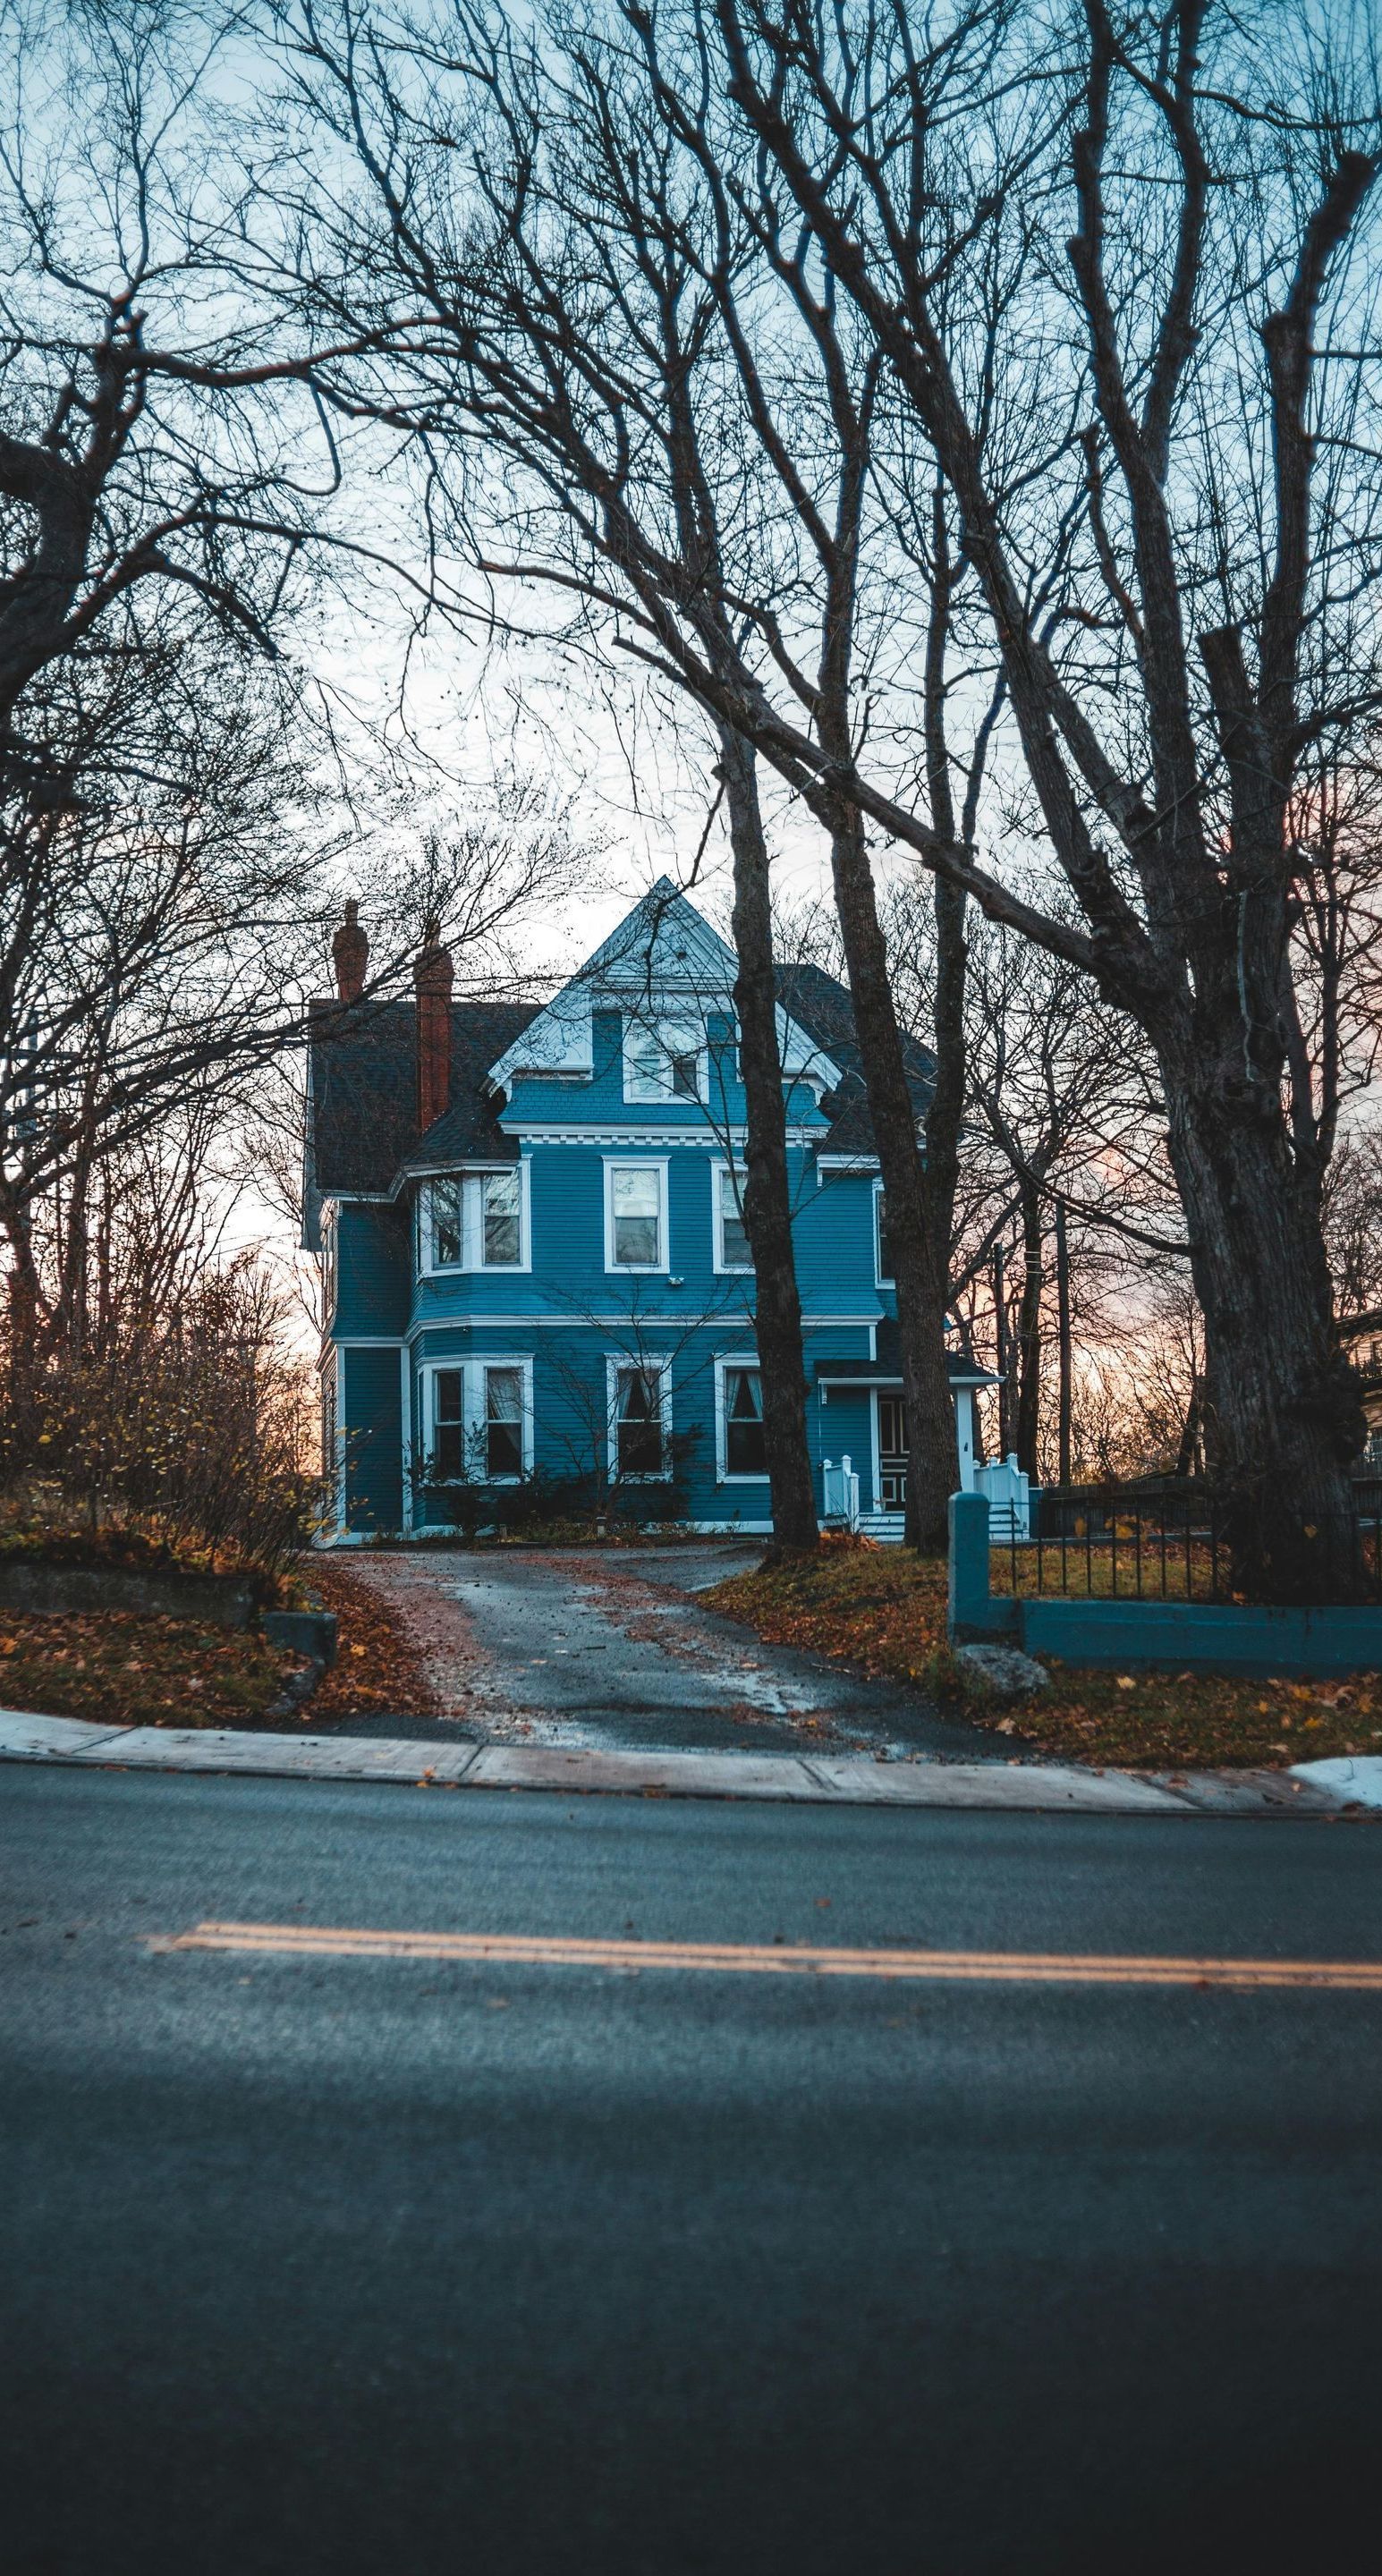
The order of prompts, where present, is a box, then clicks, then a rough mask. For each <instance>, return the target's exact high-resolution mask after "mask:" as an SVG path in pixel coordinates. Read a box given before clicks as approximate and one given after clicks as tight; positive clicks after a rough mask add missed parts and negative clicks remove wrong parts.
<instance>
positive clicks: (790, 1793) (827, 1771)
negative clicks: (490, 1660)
mask: <svg viewBox="0 0 1382 2576" xmlns="http://www.w3.org/2000/svg"><path fill="white" fill-rule="evenodd" d="M0 1761H6V1762H57V1763H77V1764H91V1763H95V1764H98V1765H103V1766H114V1767H117V1768H119V1769H121V1770H153V1771H221V1772H229V1771H240V1772H251V1773H257V1774H260V1775H261V1776H266V1777H270V1778H302V1779H327V1780H394V1781H397V1782H399V1783H400V1784H403V1785H408V1784H412V1785H413V1786H415V1787H416V1786H422V1787H426V1788H445V1789H455V1788H465V1789H541V1790H549V1791H557V1792H560V1793H564V1794H565V1795H567V1796H571V1795H587V1794H589V1793H591V1792H595V1791H603V1792H605V1793H606V1794H610V1793H613V1794H616V1795H618V1794H622V1795H626V1796H633V1797H661V1798H735V1799H738V1798H749V1799H772V1800H787V1801H789V1802H791V1803H793V1804H823V1805H835V1806H840V1805H843V1806H870V1807H965V1808H971V1809H972V1808H991V1809H994V1810H1001V1809H1009V1810H1010V1809H1014V1808H1025V1809H1027V1810H1029V1811H1031V1812H1033V1813H1042V1814H1052V1813H1061V1814H1071V1813H1085V1814H1090V1815H1145V1816H1155V1815H1162V1816H1173V1815H1182V1816H1191V1815H1198V1816H1205V1815H1209V1816H1267V1815H1274V1816H1341V1815H1344V1814H1348V1813H1354V1814H1357V1813H1364V1814H1365V1813H1368V1812H1369V1811H1372V1810H1376V1811H1377V1812H1379V1813H1382V1757H1379V1756H1375V1755H1373V1756H1364V1757H1359V1758H1356V1759H1349V1760H1338V1761H1332V1762H1301V1763H1297V1764H1296V1765H1295V1766H1294V1768H1293V1769H1291V1770H1289V1771H1194V1772H1172V1773H1165V1772H1161V1773H1158V1772H1143V1771H1092V1770H1083V1769H1081V1768H1079V1767H1078V1766H1077V1765H1074V1764H1065V1763H1055V1762H935V1761H904V1762H898V1761H878V1760H868V1759H863V1760H861V1759H859V1758H858V1757H857V1756H843V1755H841V1756H831V1755H826V1754H812V1755H810V1756H806V1755H800V1754H754V1753H715V1752H710V1753H694V1752H681V1751H676V1750H672V1751H636V1752H628V1751H618V1750H611V1751H603V1752H602V1751H588V1750H573V1749H571V1748H567V1747H560V1746H532V1747H523V1748H519V1747H513V1746H507V1745H503V1746H501V1745H492V1744H491V1745H483V1744H450V1745H437V1746H435V1747H433V1746H431V1745H419V1744H418V1743H416V1742H411V1741H407V1740H395V1739H392V1738H389V1737H360V1736H354V1737H342V1736H327V1735H308V1734H293V1735H273V1734H268V1733H251V1732H249V1731H248V1730H232V1729H229V1728H217V1727H206V1728H201V1729H194V1728H178V1727H153V1726H133V1727H109V1726H101V1725H93V1724H91V1723H90V1722H88V1721H87V1720H85V1719H80V1718H71V1717H40V1716H37V1715H31V1714H28V1713H26V1712H25V1711H23V1710H21V1709H0Z"/></svg>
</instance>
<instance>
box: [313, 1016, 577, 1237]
mask: <svg viewBox="0 0 1382 2576" xmlns="http://www.w3.org/2000/svg"><path fill="white" fill-rule="evenodd" d="M537 1009H538V1005H537V1003H536V1002H453V1004H452V1006H451V1101H450V1106H449V1108H447V1109H446V1110H445V1111H444V1113H443V1115H442V1116H441V1117H440V1118H437V1119H434V1120H433V1122H432V1125H431V1126H430V1127H429V1129H428V1131H427V1133H426V1135H425V1136H419V1134H418V1124H417V1011H416V1007H415V1005H414V1004H413V1003H412V1002H411V1001H408V1002H365V1003H361V1004H360V1005H359V1006H358V1007H357V1008H356V1009H354V1010H352V1011H348V1012H343V1011H342V1010H341V1009H340V1007H339V1005H338V1004H336V1003H334V1002H318V1003H316V1004H314V1006H313V1019H314V1021H315V1023H316V1027H315V1029H314V1034H313V1038H312V1044H311V1048H310V1052H309V1062H308V1082H309V1093H308V1099H309V1111H308V1135H307V1190H306V1202H307V1203H306V1208H305V1210H304V1226H303V1234H304V1241H305V1242H306V1243H307V1244H308V1246H309V1248H310V1247H312V1246H313V1245H314V1244H315V1242H316V1235H317V1224H318V1219H319V1216H320V1211H321V1202H322V1200H323V1199H324V1198H334V1197H337V1196H340V1197H347V1198H349V1197H381V1198H382V1197H384V1196H386V1195H387V1193H388V1192H389V1191H390V1190H391V1189H392V1187H393V1185H394V1182H395V1181H396V1180H397V1178H398V1176H399V1173H400V1171H405V1170H416V1169H420V1168H426V1166H427V1165H429V1164H432V1163H444V1162H449V1161H454V1160H456V1159H457V1158H458V1157H460V1156H462V1155H467V1154H478V1155H483V1156H484V1157H485V1159H486V1160H487V1161H494V1162H512V1161H514V1160H515V1159H516V1157H517V1153H518V1147H517V1144H516V1143H515V1141H514V1139H513V1138H512V1137H511V1136H504V1135H502V1134H501V1133H500V1130H499V1128H498V1126H497V1124H496V1122H495V1117H494V1111H493V1109H492V1107H491V1106H490V1103H489V1101H488V1100H487V1098H486V1097H485V1093H484V1089H483V1084H484V1078H485V1075H486V1074H487V1073H488V1071H489V1068H490V1066H491V1065H492V1064H494V1063H496V1062H497V1060H498V1058H499V1057H500V1056H501V1055H502V1054H503V1053H504V1050H505V1048H506V1047H509V1046H512V1044H513V1041H514V1039H515V1038H516V1037H517V1036H518V1033H519V1031H520V1029H525V1028H526V1027H527V1025H528V1022H529V1021H530V1020H531V1019H533V1018H534V1017H535V1016H536V1013H537Z"/></svg>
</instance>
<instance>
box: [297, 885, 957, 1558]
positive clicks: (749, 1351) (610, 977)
mask: <svg viewBox="0 0 1382 2576" xmlns="http://www.w3.org/2000/svg"><path fill="white" fill-rule="evenodd" d="M366 956H367V949H366V943H365V938H364V933H363V931H362V930H361V929H360V928H359V925H358V924H357V923H356V921H355V918H354V910H353V907H352V908H351V911H350V913H349V915H348V918H347V921H346V923H345V924H344V925H343V927H342V929H341V930H340V931H339V932H338V933H337V938H336V962H337V974H338V981H339V986H340V999H339V1000H338V1001H337V1002H335V1003H323V1004H320V1005H319V1006H318V1007H317V1027H318V1035H317V1039H316V1042H315V1043H314V1045H313V1047H312V1050H311V1055H310V1063H309V1089H308V1124H307V1172H306V1181H307V1187H306V1193H305V1198H306V1224H305V1234H304V1240H305V1243H306V1245H307V1248H308V1249H309V1250H311V1251H313V1252H316V1253H318V1254H319V1256H320V1258H321V1260H322V1263H323V1267H324V1274H325V1291H326V1296H325V1304H326V1333H325V1341H324V1346H323V1352H322V1389H323V1438H324V1455H325V1460H326V1465H327V1473H328V1476H329V1478H330V1480H331V1483H332V1488H333V1492H334V1513H333V1516H332V1529H333V1531H334V1535H335V1536H337V1537H338V1538H340V1539H343V1540H344V1539H349V1538H351V1537H361V1536H364V1535H366V1534H368V1533H369V1532H372V1531H400V1532H404V1533H409V1532H411V1533H417V1532H420V1531H422V1530H424V1529H445V1528H447V1527H451V1526H456V1525H457V1524H458V1500H459V1498H460V1496H461V1494H462V1489H463V1488H467V1487H469V1488H474V1487H477V1486H478V1487H481V1488H484V1489H486V1490H488V1489H491V1488H493V1489H498V1488H501V1487H503V1486H505V1485H511V1484H516V1483H519V1482H522V1481H523V1480H526V1479H537V1480H539V1481H540V1482H541V1483H542V1484H544V1485H550V1486H551V1487H552V1488H553V1489H556V1488H559V1487H566V1488H568V1489H573V1490H574V1489H579V1492H580V1494H581V1496H582V1498H583V1499H584V1501H586V1502H587V1503H588V1502H589V1501H590V1500H592V1499H594V1500H595V1501H597V1502H598V1501H599V1500H600V1499H601V1498H604V1499H605V1500H606V1501H608V1502H609V1504H610V1505H611V1506H612V1507H613V1508H617V1509H619V1510H620V1511H622V1512H624V1513H628V1512H633V1513H634V1514H635V1515H636V1516H637V1517H639V1518H643V1519H646V1520H649V1521H656V1520H667V1519H677V1520H684V1521H688V1522H690V1523H692V1524H693V1525H694V1526H696V1527H697V1528H700V1529H706V1530H712V1529H713V1530H723V1529H727V1528H740V1529H744V1530H747V1531H754V1532H761V1533H767V1532H768V1531H769V1530H770V1528H771V1521H770V1515H769V1500H768V1483H767V1476H766V1469H765V1461H764V1453H763V1422H762V1401H761V1394H760V1381H759V1367H758V1354H757V1349H756V1346H755V1340H754V1324H753V1315H754V1282H753V1269H752V1264H751V1261H750V1258H749V1250H748V1242H747V1237H746V1235H745V1232H744V1225H743V1214H742V1203H741V1186H742V1157H743V1150H744V1134H745V1130H744V1115H745V1110H744V1095H743V1088H742V1085H741V1083H740V1079H739V1071H738V1064H737V1059H736V1053H735V1021H734V1006H733V999H732V988H733V984H734V977H735V960H734V957H733V954H732V952H731V951H730V950H729V949H728V948H727V947H726V946H725V945H724V943H723V941H722V940H720V939H718V938H717V937H716V936H715V934H714V932H713V931H712V930H711V929H710V928H709V927H708V925H707V924H706V923H705V922H704V921H703V920H702V919H701V916H700V915H699V913H698V912H696V911H695V909H694V908H693V906H692V905H691V904H690V903H688V902H687V901H686V899H685V898H684V897H683V896H682V895H680V894H678V892H677V891H676V889H675V888H674V887H673V886H672V885H670V884H669V883H668V882H667V881H666V880H665V879H663V880H662V881H660V882H659V884H658V885H656V886H655V887H654V888H653V890H652V892H651V893H650V894H649V895H647V896H646V897H645V898H644V900H643V902H642V903H640V904H639V905H638V906H637V907H636V908H635V910H634V911H633V912H631V913H630V914H629V916H628V918H627V919H626V920H625V921H624V922H623V923H622V924H621V925H620V927H619V929H618V930H617V931H616V932H615V933H614V934H613V936H612V937H611V938H609V939H607V940H606V941H605V942H604V944H603V946H602V947H600V948H599V949H597V950H596V952H595V954H594V956H593V957H591V958H589V959H588V960H587V962H586V964H585V965H584V966H583V967H582V968H581V969H580V971H579V973H578V974H576V975H574V976H573V977H572V979H571V981H570V982H569V983H568V984H567V985H565V986H564V988H563V989H562V991H561V992H560V993H558V994H557V996H556V997H555V999H554V1000H553V1001H551V1002H549V1003H548V1004H547V1005H546V1006H545V1007H543V1008H537V1007H535V1006H534V1005H532V1004H529V1003H523V1002H516V1001H506V1000H503V999H496V1000H493V1001H486V1002H461V1003H453V1001H452V999H451V983H452V974H451V962H450V959H449V958H448V957H447V956H446V953H445V951H444V950H443V949H441V948H440V946H439V945H437V944H436V942H435V941H433V942H432V943H431V944H430V945H429V946H428V947H427V948H426V949H425V950H424V953H423V955H422V957H421V958H420V960H419V963H418V967H417V969H416V974H415V983H416V988H417V989H416V997H415V999H414V1000H413V1001H411V1002H382V1003H375V1002H371V1001H369V1000H368V999H365V998H362V993H363V987H364V982H365V964H366ZM342 1004H344V1005H345V1006H346V1007H345V1009H344V1011H343V1009H342ZM778 1040H779V1046H780V1049H781V1056H782V1064H783V1072H784V1082H785V1085H786V1089H787V1120H788V1143H789V1164H790V1173H791V1186H792V1191H793V1198H794V1205H795V1208H796V1211H797V1213H796V1221H795V1247H796V1260H797V1273H798V1279H799V1283H800V1289H801V1300H802V1307H803V1317H804V1326H805V1346H806V1365H807V1379H808V1389H809V1417H808V1418H809V1429H810V1441H811V1450H812V1456H813V1459H814V1461H815V1464H816V1471H817V1478H818V1501H819V1502H820V1504H821V1507H822V1509H823V1510H825V1509H827V1508H829V1509H832V1510H835V1511H838V1510H840V1509H842V1508H845V1507H847V1502H848V1501H850V1500H853V1499H854V1497H855V1494H856V1492H857V1502H858V1509H859V1512H860V1515H861V1519H862V1525H863V1526H864V1527H865V1528H870V1529H873V1530H874V1531H875V1532H876V1533H877V1534H879V1535H881V1536H900V1535H901V1529H902V1510H903V1504H904V1499H905V1487H906V1476H907V1466H908V1454H909V1444H908V1428H907V1421H906V1414H905V1409H904V1406H903V1402H902V1381H901V1373H900V1364H899V1358H898V1333H897V1299H896V1292H895V1289H894V1286H893V1282H892V1278H891V1272H890V1264H889V1259H888V1237H887V1219H886V1209H885V1207H884V1204H883V1199H882V1193H881V1184H880V1181H879V1178H878V1160H877V1155H876V1152H875V1150H874V1140H873V1136H872V1133H871V1130H870V1127H869V1122H868V1113H867V1104H866V1100H865V1094H864V1085H863V1080H862V1075H861V1072H860V1066H859V1054H858V1046H857V1042H856V1039H855V1034H854V1018H853V1011H852V1007H851V1004H850V998H849V995H848V993H847V992H846V991H845V990H844V988H843V986H841V985H839V984H837V983H836V982H834V980H833V979H832V978H831V977H830V976H828V975H825V974H823V973H821V972H820V970H819V969H818V968H814V967H796V968H792V967H788V968H784V969H783V970H781V972H780V976H779V1010H778ZM931 1069H932V1068H931V1059H930V1058H929V1057H928V1055H927V1054H926V1051H925V1050H924V1049H923V1048H921V1047H919V1046H913V1047H912V1048H911V1050H910V1070H911V1076H912V1084H913V1097H914V1100H915V1104H916V1109H917V1114H918V1117H919V1118H920V1116H921V1115H922V1113H923V1112H924V1109H925V1105H926V1101H927V1098H928V1097H929V1091H930V1080H931ZM951 1380H952V1385H953V1387H954V1392H955V1402H956V1438H955V1476H956V1481H957V1482H959V1483H963V1484H969V1483H970V1482H972V1478H973V1458H974V1397H975V1392H976V1390H977V1388H978V1387H979V1386H981V1385H983V1384H985V1383H987V1382H988V1380H987V1375H986V1372H985V1371H983V1370H982V1369H980V1368H978V1367H977V1366H975V1365H973V1364H972V1363H971V1362H969V1361H968V1360H967V1359H966V1358H965V1357H964V1356H963V1354H961V1353H960V1352H958V1351H957V1352H956V1354H955V1356H954V1357H953V1359H952V1362H951ZM845 1456H848V1458H849V1459H850V1461H851V1463H852V1469H853V1471H854V1473H855V1474H857V1477H858V1485H857V1489H856V1488H853V1487H851V1486H849V1485H847V1484H846V1483H845V1482H844V1481H843V1480H842V1478H841V1474H840V1467H841V1461H842V1459H843V1458H844V1457H845ZM827 1462H829V1466H830V1474H829V1476H828V1477H827V1475H826V1464H827ZM468 1499H470V1500H472V1501H473V1499H474V1497H473V1495H471V1496H469V1497H468Z"/></svg>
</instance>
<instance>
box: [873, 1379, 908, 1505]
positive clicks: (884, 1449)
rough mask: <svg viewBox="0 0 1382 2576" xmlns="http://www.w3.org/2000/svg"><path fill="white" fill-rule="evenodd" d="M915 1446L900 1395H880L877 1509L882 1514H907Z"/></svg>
mask: <svg viewBox="0 0 1382 2576" xmlns="http://www.w3.org/2000/svg"><path fill="white" fill-rule="evenodd" d="M911 1448H912V1444H911V1441H910V1440H909V1438H908V1436H907V1407H906V1405H905V1404H904V1403H903V1401H902V1398H901V1396H900V1395H880V1397H879V1399H878V1508H879V1510H880V1512H905V1510H906V1508H907V1461H908V1458H909V1457H910V1455H911Z"/></svg>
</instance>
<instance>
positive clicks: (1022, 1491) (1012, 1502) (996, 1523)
mask: <svg viewBox="0 0 1382 2576" xmlns="http://www.w3.org/2000/svg"><path fill="white" fill-rule="evenodd" d="M974 1491H975V1493H976V1494H984V1495H986V1496H987V1498H988V1507H989V1538H990V1540H991V1541H992V1543H993V1544H994V1545H995V1546H997V1545H998V1544H999V1543H1000V1542H1007V1541H1008V1540H1010V1539H1015V1538H1030V1537H1031V1535H1032V1487H1031V1483H1030V1481H1029V1479H1028V1477H1027V1475H1026V1472H1025V1470H1024V1469H1023V1468H1021V1467H1019V1465H1018V1463H1017V1459H1016V1457H1015V1456H1013V1455H1009V1456H1008V1457H1006V1458H995V1459H994V1460H993V1462H992V1464H991V1465H989V1466H987V1467H976V1468H975V1470H974Z"/></svg>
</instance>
